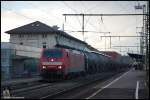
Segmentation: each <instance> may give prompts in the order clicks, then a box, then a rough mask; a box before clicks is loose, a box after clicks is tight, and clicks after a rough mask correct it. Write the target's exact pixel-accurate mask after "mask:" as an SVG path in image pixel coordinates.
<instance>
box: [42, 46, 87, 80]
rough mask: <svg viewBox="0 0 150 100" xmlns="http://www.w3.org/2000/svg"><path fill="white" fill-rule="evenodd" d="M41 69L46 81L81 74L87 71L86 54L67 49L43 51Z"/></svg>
mask: <svg viewBox="0 0 150 100" xmlns="http://www.w3.org/2000/svg"><path fill="white" fill-rule="evenodd" d="M40 69H41V76H42V77H43V78H45V79H51V78H57V77H59V78H60V77H61V78H67V77H68V76H71V75H77V74H81V73H83V72H84V71H85V68H84V54H83V53H82V52H79V51H76V50H70V49H65V48H53V49H43V52H42V54H41V58H40Z"/></svg>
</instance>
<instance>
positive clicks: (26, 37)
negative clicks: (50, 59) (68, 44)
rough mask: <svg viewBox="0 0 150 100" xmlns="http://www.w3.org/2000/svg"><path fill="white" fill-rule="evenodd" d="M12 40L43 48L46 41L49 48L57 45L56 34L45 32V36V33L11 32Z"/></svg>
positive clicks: (16, 42)
mask: <svg viewBox="0 0 150 100" xmlns="http://www.w3.org/2000/svg"><path fill="white" fill-rule="evenodd" d="M10 42H11V43H15V44H21V43H23V44H22V45H26V46H33V47H38V48H42V47H43V44H44V43H46V47H48V48H51V47H53V46H54V45H56V40H55V35H54V34H47V35H45V34H44V37H43V34H21V35H20V34H10Z"/></svg>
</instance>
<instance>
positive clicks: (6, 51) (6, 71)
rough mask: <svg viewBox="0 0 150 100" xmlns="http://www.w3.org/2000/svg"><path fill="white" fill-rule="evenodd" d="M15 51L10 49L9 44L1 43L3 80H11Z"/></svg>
mask: <svg viewBox="0 0 150 100" xmlns="http://www.w3.org/2000/svg"><path fill="white" fill-rule="evenodd" d="M13 55H14V50H12V49H11V48H10V44H9V43H8V42H1V76H2V77H1V78H2V80H6V79H10V78H11V68H12V57H13Z"/></svg>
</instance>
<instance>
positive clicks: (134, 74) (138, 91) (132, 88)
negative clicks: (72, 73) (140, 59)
mask: <svg viewBox="0 0 150 100" xmlns="http://www.w3.org/2000/svg"><path fill="white" fill-rule="evenodd" d="M145 79H146V73H145V71H140V70H135V69H131V70H129V71H128V72H126V73H124V74H123V75H121V76H120V77H118V78H116V79H113V80H111V82H108V83H107V84H105V85H103V87H102V88H100V87H101V85H98V86H96V88H97V91H96V92H95V93H93V94H92V95H91V96H90V97H89V98H90V99H149V89H148V86H146V80H145Z"/></svg>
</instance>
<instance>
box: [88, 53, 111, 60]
mask: <svg viewBox="0 0 150 100" xmlns="http://www.w3.org/2000/svg"><path fill="white" fill-rule="evenodd" d="M90 52H91V53H97V54H100V55H102V56H106V57H108V58H111V56H109V55H106V54H104V53H100V52H96V51H90Z"/></svg>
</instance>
